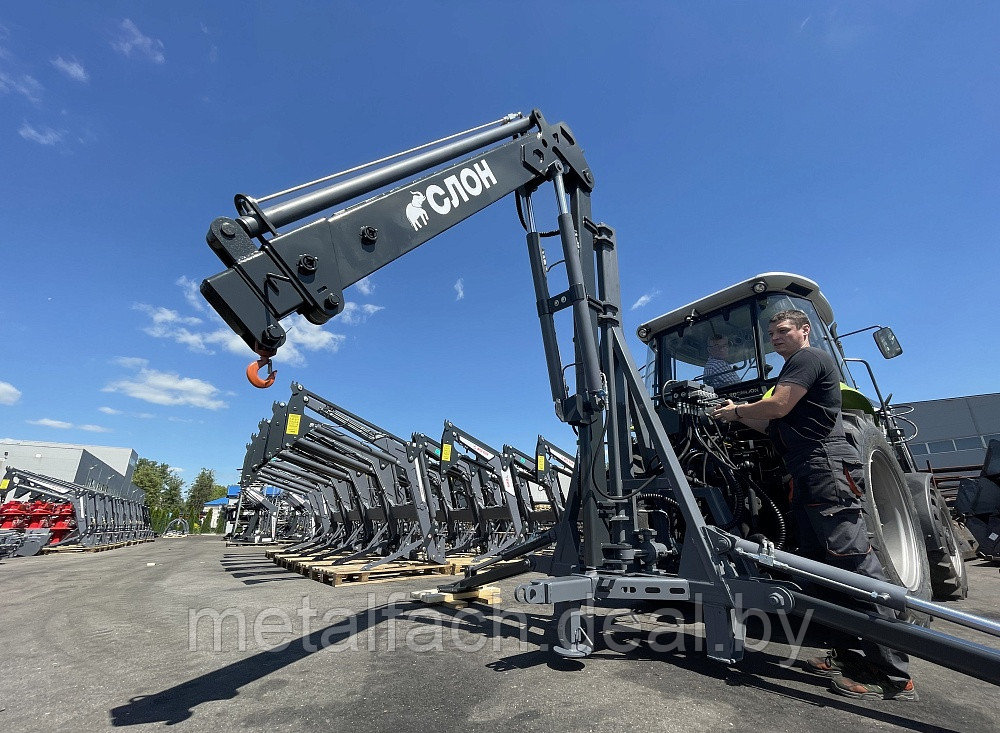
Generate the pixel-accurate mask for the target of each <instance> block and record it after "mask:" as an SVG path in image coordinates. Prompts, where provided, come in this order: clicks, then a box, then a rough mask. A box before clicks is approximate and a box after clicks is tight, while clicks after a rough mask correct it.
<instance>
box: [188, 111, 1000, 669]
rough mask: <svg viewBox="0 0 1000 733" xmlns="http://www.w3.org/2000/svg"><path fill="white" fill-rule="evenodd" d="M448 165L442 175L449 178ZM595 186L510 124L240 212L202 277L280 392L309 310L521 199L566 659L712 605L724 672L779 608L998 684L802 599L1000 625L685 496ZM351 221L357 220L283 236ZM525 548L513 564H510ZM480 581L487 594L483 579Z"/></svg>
mask: <svg viewBox="0 0 1000 733" xmlns="http://www.w3.org/2000/svg"><path fill="white" fill-rule="evenodd" d="M455 161H458V162H455ZM440 166H446V167H444V168H442V169H440V170H435V169H437V168H439V167H440ZM432 170H433V171H434V172H431V173H428V174H426V175H423V174H425V173H426V172H427V171H432ZM420 175H423V177H419V178H415V179H414V178H413V177H414V176H420ZM335 178H339V180H338V181H337V182H333V183H329V182H330V181H332V180H333V179H335ZM403 181H405V183H403V184H402V185H398V184H400V182H403ZM327 183H329V185H325V186H324V187H322V188H318V190H312V191H311V192H308V193H300V192H301V191H302V190H303V189H305V188H307V187H311V188H314V189H315V188H316V186H319V185H321V184H327ZM546 184H548V185H549V186H551V189H552V191H553V193H554V195H555V202H556V209H557V212H558V215H557V224H558V226H557V229H555V230H553V231H550V232H543V231H539V228H538V227H537V226H536V223H535V216H534V211H533V209H532V204H531V197H532V195H533V194H535V193H536V192H537V191H538V190H539V189H540V188H541V187H543V186H545V185H546ZM394 185H395V186H396V187H395V188H389V187H391V186H394ZM593 188H594V176H593V174H592V173H591V171H590V168H589V167H588V165H587V161H586V159H585V157H584V154H583V151H582V149H581V148H580V146H579V144H578V142H577V140H576V138H575V137H574V135H573V133H572V132H571V130H570V129H569V127H567V126H566V125H565V124H563V123H557V124H551V123H549V122H547V121H546V120H545V119H544V117H543V116H542V115H541V113H540V112H538V111H537V110H535V111H533V112H532V113H531V114H530V115H527V116H523V115H520V114H514V115H508V116H506V117H504V118H502V119H501V120H497V121H496V122H493V123H488V124H486V125H482V126H480V127H477V128H474V129H473V130H469V131H466V132H465V133H458V134H456V135H452V136H450V137H448V138H445V139H443V140H440V141H436V142H434V143H428V144H427V145H423V146H420V147H419V148H414V149H413V150H410V151H406V152H404V153H400V154H398V155H395V156H391V157H390V158H386V159H382V160H380V161H375V162H374V163H371V164H368V165H366V166H361V167H360V168H355V169H352V170H351V171H347V172H345V174H337V175H336V176H331V177H328V178H325V179H322V180H321V181H318V182H314V183H312V184H305V185H304V186H300V187H296V188H295V189H290V190H288V191H283V192H280V193H278V194H274V195H272V196H268V197H265V198H261V199H253V198H250V197H248V196H244V195H239V196H237V197H236V207H237V211H238V216H237V217H236V218H219V219H216V220H215V221H213V222H212V225H211V227H210V229H209V232H208V235H207V240H208V244H209V245H210V246H211V247H212V249H213V250H214V251H215V252H216V254H217V255H218V256H219V258H220V259H221V260H222V262H223V264H224V265H225V266H226V268H227V269H226V270H224V271H223V272H221V273H219V274H217V275H213V276H212V277H209V278H208V279H206V280H205V281H204V282H203V283H202V285H201V292H202V294H203V295H204V296H205V298H206V299H207V300H208V301H209V303H210V304H211V305H212V306H213V307H214V308H215V309H216V311H218V312H219V314H220V315H221V316H222V317H223V318H224V319H225V321H226V323H227V324H229V326H230V327H231V328H232V329H233V330H234V331H235V332H236V333H237V334H238V335H239V336H240V337H241V338H242V339H243V340H244V341H245V342H246V343H247V345H248V346H249V347H250V348H251V349H252V350H253V351H254V352H255V353H257V354H259V355H260V356H261V359H260V361H258V362H255V363H252V364H251V365H250V367H248V370H247V374H248V377H249V378H250V380H251V382H252V383H254V384H255V385H256V386H261V387H262V386H267V385H268V384H269V383H270V382H273V379H274V376H273V373H272V374H271V375H269V376H268V377H267V379H261V377H260V376H259V374H258V370H259V369H260V368H263V367H264V366H269V360H270V357H271V356H273V355H274V354H275V353H277V350H278V349H279V348H280V347H281V345H282V344H283V343H284V341H285V330H284V328H282V326H281V321H282V319H284V318H286V317H287V316H289V315H291V314H292V313H299V314H301V315H302V316H304V317H305V318H307V319H308V320H309V321H311V322H312V323H316V324H322V323H325V322H326V321H327V320H329V319H330V318H332V317H334V316H335V315H337V314H338V313H340V312H341V311H342V310H343V308H344V295H343V291H344V289H345V288H347V287H348V286H350V285H351V284H353V283H356V282H357V281H359V280H361V279H362V278H364V277H366V276H367V275H370V274H371V273H373V272H375V271H376V270H378V269H380V268H381V267H383V266H385V265H386V264H388V263H390V262H392V261H393V260H395V259H396V258H398V257H400V256H401V255H403V254H405V253H407V252H409V251H410V250H412V249H415V248H416V247H418V246H419V245H421V244H423V243H425V242H427V241H428V240H430V239H432V238H433V237H435V236H437V235H438V234H440V233H442V232H444V231H445V230H447V229H449V228H450V227H452V226H454V225H455V224H457V223H459V222H460V221H462V220H464V219H466V218H468V217H470V216H472V215H473V214H475V213H476V212H478V211H480V210H482V209H484V208H485V207H487V206H489V205H490V204H493V203H495V202H497V201H499V200H500V199H501V198H504V197H505V196H507V195H509V194H512V193H513V194H516V203H517V210H518V215H519V217H520V219H521V222H522V224H523V225H524V228H525V229H526V231H527V235H526V239H527V249H528V259H529V262H530V266H531V274H532V280H533V283H534V289H535V299H536V303H537V307H538V314H539V321H540V325H541V332H542V341H543V346H544V350H545V360H546V368H547V372H548V377H549V384H550V388H551V391H552V399H553V404H554V407H555V411H556V414H557V416H558V417H559V419H560V420H562V421H564V422H567V423H569V424H571V425H572V426H573V427H574V428H575V430H576V432H577V435H578V453H577V456H576V459H575V461H573V462H572V463H573V475H572V479H571V482H570V488H569V492H568V495H567V498H566V502H565V508H564V510H563V511H562V513H561V515H560V520H559V522H558V523H557V524H556V525H555V527H554V529H553V530H551V531H550V533H549V534H548V536H547V537H548V541H549V542H550V543H551V542H555V545H556V546H555V550H554V553H553V557H552V561H551V566H550V568H549V570H550V573H551V576H550V577H547V578H545V579H543V580H536V581H533V582H531V583H528V584H524V585H522V586H520V587H519V588H518V592H517V594H518V596H519V598H521V600H524V601H529V602H539V603H555V604H559V605H560V606H561V607H562V608H563V609H564V610H565V612H564V613H562V615H561V618H560V621H559V633H560V639H561V646H560V647H558V648H557V651H558V652H559V653H562V654H564V655H567V656H585V655H587V654H589V653H590V652H591V651H592V650H593V642H592V640H591V639H590V636H589V635H588V633H587V629H588V623H589V615H588V614H589V612H588V610H587V608H588V607H589V605H590V604H592V603H595V602H599V601H602V600H605V599H607V600H621V601H637V600H651V601H659V602H663V601H665V600H667V599H669V600H671V601H695V602H698V603H700V604H701V606H702V616H703V618H704V620H705V627H706V637H707V649H708V654H709V656H710V657H712V658H715V659H719V660H722V661H726V662H732V661H735V660H738V659H740V658H741V657H742V654H743V639H744V625H743V619H744V618H745V612H746V611H747V610H749V609H763V610H766V611H783V612H789V613H793V614H798V615H806V614H809V615H811V617H812V618H813V620H816V621H818V622H820V623H822V624H825V625H827V626H830V627H832V628H835V629H840V630H844V631H848V632H850V633H854V634H857V635H860V636H866V637H870V638H877V639H878V640H879V641H881V642H882V643H886V644H889V645H891V646H895V647H896V648H899V649H901V650H902V651H906V652H909V653H911V654H914V655H916V656H920V657H923V658H926V659H930V660H931V661H934V662H937V663H939V664H942V665H944V666H948V667H950V668H952V669H956V670H958V671H961V672H963V673H966V674H969V675H972V676H975V677H979V678H981V679H985V680H988V681H990V682H993V683H995V684H1000V651H997V650H996V649H994V648H991V647H988V646H985V645H982V644H978V643H975V642H971V641H967V640H964V639H960V638H957V637H954V636H949V635H946V634H942V633H940V632H937V631H932V630H930V629H928V628H924V627H921V626H916V625H913V624H909V623H904V622H902V621H900V622H891V621H887V620H885V619H880V618H876V617H874V616H872V615H870V614H865V613H861V612H859V611H857V610H853V609H851V608H848V607H845V606H841V605H837V604H833V603H830V602H829V601H825V600H821V599H819V598H814V597H812V596H810V595H808V594H806V593H803V591H802V589H801V586H802V585H804V584H807V583H808V584H811V585H817V584H818V585H822V586H825V587H827V588H829V589H832V590H834V591H836V592H838V593H841V594H843V595H844V596H845V597H853V598H855V599H857V598H862V599H867V600H869V601H871V600H877V601H878V603H880V604H883V605H887V606H890V607H892V608H894V609H896V610H898V611H900V612H904V611H914V610H915V611H919V612H923V613H929V614H931V615H933V616H936V617H940V618H946V619H948V620H949V621H952V622H955V623H958V624H961V625H964V626H967V627H971V628H974V629H977V630H979V631H982V632H985V633H987V634H991V635H994V636H1000V624H997V623H996V622H995V621H991V620H989V619H983V618H978V617H974V616H969V615H968V614H963V613H961V612H957V611H954V610H952V609H948V608H946V607H944V606H939V605H936V604H932V603H928V602H926V601H923V600H921V599H918V598H913V597H911V596H909V595H907V593H906V590H905V589H903V588H900V587H897V586H893V585H890V584H888V583H881V582H878V581H874V580H872V579H870V578H864V577H862V576H858V575H854V574H852V573H847V572H845V571H841V570H839V569H835V568H832V567H830V566H826V565H822V564H819V563H815V562H811V561H809V560H805V559H803V558H800V557H797V556H795V555H792V554H789V553H785V552H782V551H780V550H775V549H774V548H773V547H770V546H768V545H767V544H766V543H765V544H763V545H762V544H758V543H755V542H751V541H748V540H746V539H743V538H741V537H738V536H735V535H732V534H730V533H728V532H725V531H723V530H721V529H719V527H725V526H732V523H731V520H732V515H731V512H730V510H729V508H728V507H727V506H726V504H725V502H724V500H723V498H722V496H721V493H720V492H719V491H717V490H713V489H712V487H710V486H709V487H697V488H692V486H691V485H690V484H689V483H688V480H687V478H686V476H685V474H684V472H683V470H682V469H681V467H680V465H679V463H678V460H677V456H676V454H675V452H674V450H673V448H672V446H671V444H670V442H669V439H668V435H667V433H666V432H665V430H664V427H663V425H662V423H661V422H660V419H659V417H658V416H657V414H656V412H655V409H654V406H653V401H652V398H651V397H650V395H649V394H648V393H647V391H646V389H645V386H644V384H643V380H642V378H641V376H640V374H639V371H638V369H637V367H636V364H635V362H634V360H633V358H632V356H631V353H630V352H629V349H628V347H627V345H626V341H625V336H624V332H623V329H622V324H621V321H620V318H619V314H620V311H621V295H620V287H619V277H618V260H617V250H616V243H615V235H614V231H613V230H612V229H611V228H610V227H608V226H607V225H604V224H601V223H597V222H595V221H594V220H593V219H592V218H591V193H592V191H593ZM366 196H367V197H368V198H363V197H366ZM357 200H360V201H357ZM272 201H276V202H275V203H273V204H271V205H269V206H268V207H266V208H265V207H264V204H265V203H268V202H272ZM349 202H353V203H349ZM335 207H343V208H340V209H339V210H336V211H335V212H334V213H333V214H329V215H324V216H323V217H322V218H320V219H318V220H316V221H313V222H311V223H308V224H305V225H302V226H299V227H298V228H294V229H291V230H290V231H287V232H284V233H279V229H280V228H282V227H287V226H288V225H290V224H293V223H296V222H300V221H301V220H303V219H305V218H308V217H311V216H314V215H316V214H318V213H319V212H322V211H326V210H328V209H334V208H335ZM550 235H551V236H558V238H559V242H560V245H561V259H562V262H563V264H564V272H565V276H566V278H565V284H564V285H563V286H561V287H559V289H558V290H557V292H555V293H552V292H551V290H550V274H551V270H552V269H553V268H554V266H555V264H553V265H552V266H551V267H550V266H549V264H548V263H547V261H546V257H545V251H544V250H543V248H542V238H543V237H546V236H550ZM255 240H257V241H255ZM258 243H259V246H258ZM564 309H569V310H570V311H571V313H572V318H571V321H572V331H573V333H572V335H573V344H574V354H573V355H572V358H571V359H570V360H569V365H570V366H572V367H573V370H572V373H573V375H574V378H573V389H572V390H571V389H570V388H569V387H568V386H567V383H566V378H565V377H564V373H565V372H564V362H563V360H562V357H561V355H560V349H559V340H558V338H557V329H556V321H555V315H556V314H557V313H558V312H560V311H562V310H564ZM566 369H568V367H566ZM637 455H638V456H642V460H641V461H640V462H639V463H637V462H636V461H635V456H637ZM668 505H669V509H670V512H671V513H672V514H673V515H676V516H679V518H680V520H682V521H681V522H680V526H682V527H683V530H682V531H677V529H676V527H677V526H678V524H677V523H673V522H672V523H670V528H668V529H667V530H664V524H665V523H664V522H663V521H660V518H662V517H663V516H664V514H665V509H664V508H665V507H667V506H668ZM703 507H704V508H707V512H705V513H703ZM706 513H707V514H708V521H706V516H705V514H706ZM580 528H582V529H580ZM545 541H546V536H544V535H543V536H542V537H541V538H540V537H537V536H536V537H533V538H532V539H530V540H526V541H525V543H524V546H523V547H524V550H525V551H529V550H531V549H536V548H537V547H539V546H540V543H542V542H545ZM516 550H517V546H515V547H512V548H508V549H507V550H505V551H504V557H511V556H512V553H513V552H514V551H516ZM466 582H468V583H469V584H470V585H474V584H476V583H477V579H476V578H475V577H470V578H467V579H466Z"/></svg>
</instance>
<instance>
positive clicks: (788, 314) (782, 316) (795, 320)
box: [768, 309, 809, 328]
mask: <svg viewBox="0 0 1000 733" xmlns="http://www.w3.org/2000/svg"><path fill="white" fill-rule="evenodd" d="M782 321H791V322H792V325H794V326H795V327H796V328H802V327H803V326H805V325H806V324H808V323H809V316H807V315H806V312H805V311H800V310H798V309H792V310H787V311H778V312H777V313H775V314H774V315H773V316H771V318H770V320H768V324H772V325H773V324H775V323H781V322H782Z"/></svg>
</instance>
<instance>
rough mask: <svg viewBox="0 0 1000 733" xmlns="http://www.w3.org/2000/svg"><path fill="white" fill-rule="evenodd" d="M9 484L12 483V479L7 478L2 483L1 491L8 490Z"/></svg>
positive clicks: (0, 485) (0, 482) (0, 484)
mask: <svg viewBox="0 0 1000 733" xmlns="http://www.w3.org/2000/svg"><path fill="white" fill-rule="evenodd" d="M9 483H10V479H9V478H5V479H3V480H2V481H0V490H2V489H6V488H7V484H9Z"/></svg>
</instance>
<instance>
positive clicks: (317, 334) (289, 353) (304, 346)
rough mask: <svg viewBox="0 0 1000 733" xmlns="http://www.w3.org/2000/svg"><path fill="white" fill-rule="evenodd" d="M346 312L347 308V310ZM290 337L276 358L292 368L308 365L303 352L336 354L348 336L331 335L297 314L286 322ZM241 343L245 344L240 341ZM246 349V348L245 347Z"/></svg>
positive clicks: (275, 359)
mask: <svg viewBox="0 0 1000 733" xmlns="http://www.w3.org/2000/svg"><path fill="white" fill-rule="evenodd" d="M345 310H346V308H345ZM285 328H286V331H287V334H288V337H287V339H286V341H285V344H284V346H282V347H281V348H280V349H278V354H277V355H276V356H275V357H274V361H276V362H284V363H286V364H290V365H292V366H301V365H303V364H305V363H306V359H305V356H304V355H303V353H302V352H303V350H305V351H327V352H329V353H331V354H336V353H337V352H338V351H340V347H341V346H343V345H344V342H345V341H347V336H345V335H344V334H341V333H331V332H330V331H327V330H325V329H324V328H322V327H321V326H316V325H314V324H312V323H310V322H309V321H307V320H306V319H305V318H303V317H302V316H300V315H299V314H297V313H293V314H292V315H291V316H290V317H289V318H288V320H287V321H286V322H285ZM240 343H243V342H242V341H240ZM243 348H244V349H246V346H244V347H243Z"/></svg>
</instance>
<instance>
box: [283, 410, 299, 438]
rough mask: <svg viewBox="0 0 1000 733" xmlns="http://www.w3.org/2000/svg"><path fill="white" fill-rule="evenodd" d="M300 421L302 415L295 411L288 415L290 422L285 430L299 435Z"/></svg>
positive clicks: (290, 433) (289, 433)
mask: <svg viewBox="0 0 1000 733" xmlns="http://www.w3.org/2000/svg"><path fill="white" fill-rule="evenodd" d="M300 422H302V415H299V414H298V413H294V412H293V413H292V414H291V415H289V416H288V424H287V425H286V426H285V432H286V433H287V434H288V435H298V434H299V423H300Z"/></svg>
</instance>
